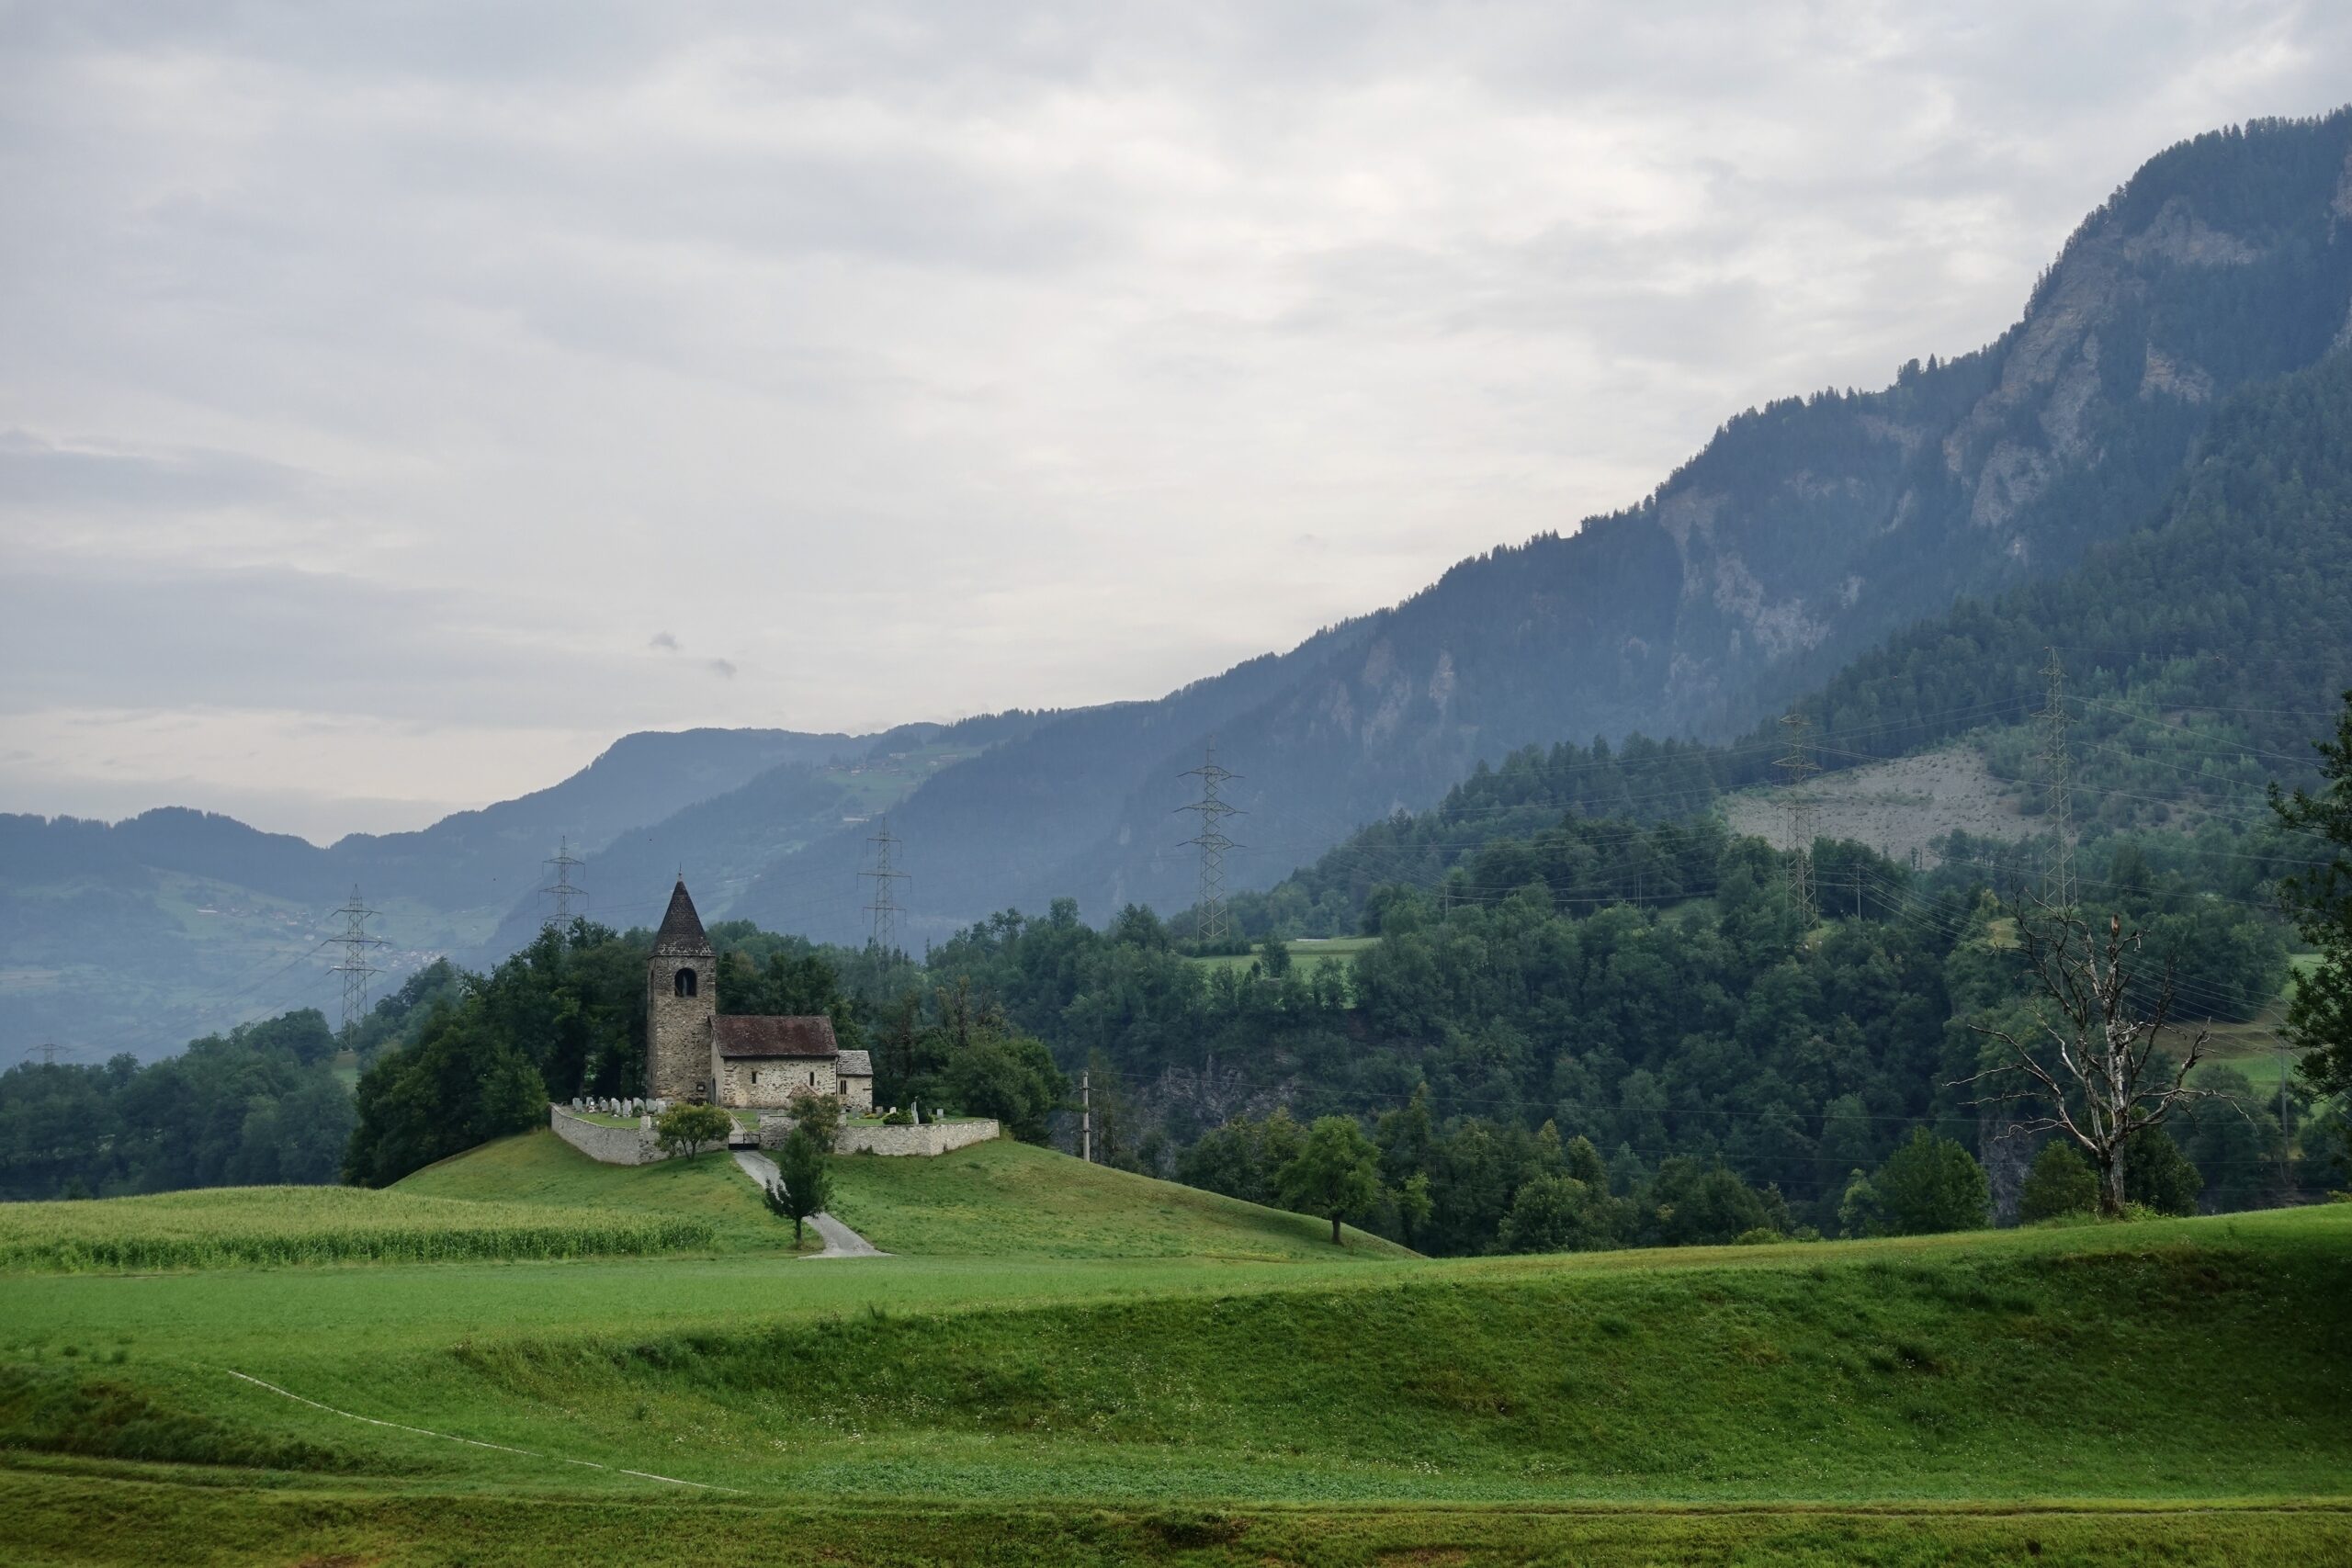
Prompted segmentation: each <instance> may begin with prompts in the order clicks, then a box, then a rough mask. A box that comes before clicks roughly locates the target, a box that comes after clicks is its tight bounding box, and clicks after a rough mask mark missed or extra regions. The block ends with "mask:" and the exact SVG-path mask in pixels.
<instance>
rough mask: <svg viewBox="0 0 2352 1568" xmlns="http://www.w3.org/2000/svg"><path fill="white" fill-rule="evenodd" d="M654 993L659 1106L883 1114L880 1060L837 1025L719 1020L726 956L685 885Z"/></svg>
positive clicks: (653, 1094) (654, 966)
mask: <svg viewBox="0 0 2352 1568" xmlns="http://www.w3.org/2000/svg"><path fill="white" fill-rule="evenodd" d="M645 985H646V996H645V1092H646V1094H647V1096H648V1097H649V1098H650V1099H653V1100H707V1101H709V1102H710V1103H711V1104H714V1105H723V1106H726V1107H728V1108H729V1109H731V1110H743V1111H752V1110H781V1109H783V1108H784V1107H785V1106H786V1105H787V1104H789V1103H790V1102H791V1100H792V1099H793V1098H794V1097H795V1096H796V1095H803V1094H838V1095H840V1096H841V1097H842V1103H843V1104H844V1105H846V1106H848V1107H850V1108H852V1109H854V1110H858V1111H870V1110H872V1109H873V1107H874V1068H873V1066H872V1063H871V1059H870V1058H869V1057H868V1055H867V1054H866V1053H865V1052H864V1051H843V1050H842V1049H841V1048H840V1047H839V1045H838V1044H836V1043H835V1042H834V1039H833V1023H832V1020H831V1019H829V1018H825V1017H822V1016H819V1017H815V1018H722V1017H720V1016H719V1013H718V953H716V952H714V951H713V950H712V948H711V945H710V938H709V937H708V936H707V935H706V934H705V933H704V931H703V928H702V917H701V916H700V915H698V914H696V913H695V901H694V899H693V897H691V896H689V895H688V894H687V892H686V879H685V878H684V877H683V876H681V877H679V878H678V885H677V886H676V887H675V888H673V889H672V890H671V893H670V908H669V912H668V913H667V914H665V915H663V916H662V929H661V931H658V932H657V933H655V935H654V938H653V957H652V959H651V961H650V963H649V964H648V965H647V969H646V976H645Z"/></svg>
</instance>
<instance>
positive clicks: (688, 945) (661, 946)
mask: <svg viewBox="0 0 2352 1568" xmlns="http://www.w3.org/2000/svg"><path fill="white" fill-rule="evenodd" d="M653 951H654V952H655V953H660V954H662V955H665V956H668V957H673V958H676V957H695V958H707V957H708V956H710V938H709V937H707V936H706V935H705V934H703V929H702V917H701V916H700V915H697V914H695V901H694V898H693V897H692V896H691V895H689V894H688V893H687V892H686V878H685V874H684V873H683V872H681V873H680V874H679V875H678V886H675V887H673V888H672V889H671V890H670V910H669V913H667V914H665V915H663V916H662V929H661V930H660V931H657V932H655V933H654V937H653Z"/></svg>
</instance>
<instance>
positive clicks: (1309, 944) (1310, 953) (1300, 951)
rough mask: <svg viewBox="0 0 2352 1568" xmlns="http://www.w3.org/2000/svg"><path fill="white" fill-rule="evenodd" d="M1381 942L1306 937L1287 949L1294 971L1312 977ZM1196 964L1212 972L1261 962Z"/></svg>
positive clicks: (1231, 957)
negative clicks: (1323, 969) (1325, 965)
mask: <svg viewBox="0 0 2352 1568" xmlns="http://www.w3.org/2000/svg"><path fill="white" fill-rule="evenodd" d="M1379 941H1380V939H1379V938H1378V937H1376V936H1335V937H1302V938H1300V939H1298V940H1296V941H1295V942H1284V943H1283V946H1284V947H1286V948H1288V949H1290V961H1291V965H1292V967H1294V968H1295V969H1296V970H1297V971H1298V972H1299V973H1300V974H1302V975H1309V976H1311V975H1312V974H1313V973H1314V972H1315V971H1316V970H1317V969H1319V968H1321V967H1322V966H1323V965H1324V964H1344V963H1349V962H1351V961H1352V960H1353V959H1354V958H1355V956H1356V954H1358V953H1363V951H1365V950H1366V949H1367V948H1370V947H1373V946H1374V945H1375V944H1376V943H1378V942H1379ZM1257 962H1258V957H1257V954H1255V953H1217V954H1216V955H1215V956H1213V957H1208V958H1195V959H1193V963H1195V964H1203V965H1205V966H1206V967H1208V968H1211V969H1247V968H1249V967H1250V965H1251V964H1255V963H1257Z"/></svg>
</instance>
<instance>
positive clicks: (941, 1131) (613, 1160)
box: [548, 1104, 1001, 1165]
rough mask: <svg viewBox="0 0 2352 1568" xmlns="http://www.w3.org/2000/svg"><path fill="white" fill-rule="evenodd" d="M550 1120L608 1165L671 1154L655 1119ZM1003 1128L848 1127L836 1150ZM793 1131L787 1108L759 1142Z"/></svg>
mask: <svg viewBox="0 0 2352 1568" xmlns="http://www.w3.org/2000/svg"><path fill="white" fill-rule="evenodd" d="M548 1126H549V1127H552V1128H554V1129H555V1135H556V1136H557V1137H559V1138H561V1139H562V1140H563V1141H564V1142H565V1143H567V1144H570V1145H571V1146H572V1147H573V1148H575V1149H578V1150H579V1151H580V1152H581V1153H582V1154H583V1155H586V1156H588V1157H589V1158H590V1159H593V1160H601V1161H603V1162H604V1163H605V1164H606V1165H651V1164H652V1163H653V1162H654V1161H655V1160H658V1159H663V1158H666V1157H667V1156H664V1155H663V1154H662V1145H660V1144H658V1143H656V1142H655V1141H654V1138H653V1118H652V1117H650V1116H648V1117H644V1118H642V1119H641V1120H640V1121H639V1123H638V1124H637V1125H636V1126H634V1127H607V1126H605V1124H604V1123H603V1122H591V1121H590V1120H588V1118H586V1117H585V1116H581V1115H578V1114H575V1113H574V1112H573V1111H570V1110H568V1109H566V1108H565V1107H563V1106H560V1105H552V1104H551V1105H549V1106H548ZM791 1132H792V1119H791V1118H790V1117H788V1116H786V1114H784V1113H783V1112H782V1111H777V1112H775V1113H774V1114H772V1115H766V1116H763V1117H761V1118H760V1131H759V1140H760V1147H762V1148H763V1149H773V1148H775V1147H776V1146H777V1145H780V1144H782V1143H783V1142H784V1140H785V1139H786V1137H787V1136H789V1135H790V1134H791ZM1000 1132H1001V1128H999V1127H998V1125H997V1124H996V1122H992V1121H989V1120H986V1119H982V1120H979V1121H974V1122H932V1123H931V1124H930V1125H928V1126H924V1127H843V1128H842V1130H841V1132H840V1133H839V1134H836V1135H835V1137H834V1139H833V1152H834V1153H835V1154H842V1155H944V1154H945V1153H946V1152H947V1151H948V1150H950V1149H960V1148H967V1147H968V1146H970V1145H973V1144H985V1143H987V1142H988V1141H989V1139H990V1138H993V1137H995V1136H997V1135H998V1134H999V1133H1000Z"/></svg>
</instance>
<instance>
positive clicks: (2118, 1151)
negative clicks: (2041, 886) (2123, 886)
mask: <svg viewBox="0 0 2352 1568" xmlns="http://www.w3.org/2000/svg"><path fill="white" fill-rule="evenodd" d="M2015 913H2016V916H2017V923H2018V942H2019V943H2020V944H2021V945H2022V946H2023V947H2024V949H2025V956H2026V963H2027V964H2028V966H2029V967H2030V968H2031V969H2032V971H2033V976H2034V978H2035V980H2036V981H2037V982H2039V983H2040V985H2041V996H2040V997H2038V998H2035V1000H2034V1002H2033V1004H2032V1010H2033V1015H2034V1027H2033V1028H2032V1029H2030V1030H2019V1031H2016V1032H2012V1031H2010V1030H2007V1029H2000V1028H1996V1027H1991V1026H1987V1025H1983V1024H1979V1025H1977V1026H1976V1032H1978V1033H1980V1034H1983V1035H1985V1036H1986V1037H1987V1038H1989V1039H1992V1040H1996V1041H1998V1042H2000V1043H2001V1044H2002V1046H2003V1047H2005V1052H2004V1055H2005V1056H2006V1058H2007V1059H2006V1060H2004V1061H2002V1062H2001V1063H1999V1064H1998V1065H1997V1066H1990V1067H1987V1068H1985V1070H1984V1071H1982V1072H1980V1073H1977V1074H1974V1075H1973V1076H1972V1077H1964V1078H1961V1079H1959V1080H1957V1081H1956V1082H1954V1083H1953V1084H1952V1085H1951V1086H1950V1087H1951V1088H1954V1089H1960V1088H1964V1087H1967V1086H1969V1085H1980V1084H1981V1085H1984V1086H1985V1087H1987V1088H1988V1089H1995V1090H1997V1091H1998V1092H1995V1093H1988V1094H1986V1095H1985V1096H1984V1097H1983V1098H1982V1099H1978V1100H1970V1101H1969V1102H1968V1103H1969V1104H1970V1105H1972V1106H1995V1105H2000V1106H2011V1107H2019V1108H2023V1110H2022V1113H2021V1114H2019V1115H2018V1118H2017V1120H2015V1121H2013V1122H2011V1123H2010V1124H2009V1126H2008V1128H2007V1133H2009V1134H2034V1133H2059V1134H2064V1135H2065V1136H2066V1137H2069V1138H2072V1139H2073V1140H2074V1141H2075V1144H2076V1145H2078V1146H2079V1147H2080V1148H2081V1149H2082V1150H2083V1152H2084V1153H2085V1154H2086V1155H2088V1156H2090V1160H2091V1163H2092V1164H2093V1165H2094V1166H2095V1167H2097V1168H2098V1196H2099V1209H2100V1212H2101V1213H2106V1214H2109V1215H2115V1214H2120V1213H2122V1212H2123V1151H2124V1145H2126V1144H2127V1143H2128V1142H2129V1141H2130V1140H2131V1134H2134V1133H2137V1132H2139V1131H2140V1130H2141V1129H2142V1128H2143V1127H2154V1126H2156V1125H2158V1124H2160V1123H2161V1122H2163V1121H2164V1119H2165V1117H2166V1116H2167V1115H2169V1114H2170V1113H2171V1111H2172V1109H2173V1107H2174V1106H2176V1105H2178V1104H2181V1103H2182V1102H2184V1101H2187V1100H2224V1099H2228V1098H2229V1097H2228V1096H2226V1095H2222V1094H2220V1093H2218V1092H2217V1091H2215V1090H2212V1089H2191V1088H2189V1087H2188V1074H2189V1071H2190V1069H2192V1068H2194V1067H2195V1066H2197V1064H2198V1063H2199V1061H2201V1060H2202V1059H2203V1058H2204V1055H2205V1047H2206V1044H2207V1043H2208V1042H2209V1040H2210V1039H2211V1036H2210V1035H2209V1034H2208V1033H2207V1032H2205V1031H2204V1030H2202V1029H2199V1031H2197V1032H2196V1034H2195V1036H2194V1037H2193V1038H2191V1039H2190V1041H2189V1043H2188V1052H2187V1054H2186V1055H2183V1056H2182V1057H2181V1058H2180V1060H2179V1062H2178V1063H2177V1065H2176V1064H2173V1063H2169V1062H2167V1061H2165V1059H2164V1058H2162V1057H2160V1056H2158V1055H2157V1054H2156V1046H2157V1043H2158V1041H2159V1040H2160V1039H2161V1038H2162V1037H2163V1035H2164V1032H2165V1030H2166V1028H2168V1027H2170V1021H2171V1017H2172V1004H2173V985H2172V966H2171V965H2170V964H2166V965H2165V975H2164V979H2163V982H2162V984H2161V985H2160V986H2159V987H2157V991H2156V996H2155V999H2154V1004H2153V1005H2149V1004H2148V1003H2147V1001H2146V998H2145V995H2144V993H2143V992H2140V991H2138V990H2135V988H2134V987H2133V980H2134V979H2135V977H2136V976H2135V973H2134V970H2133V966H2132V960H2133V958H2134V957H2135V956H2136V955H2137V954H2138V953H2139V951H2140V934H2141V933H2140V932H2138V931H2129V932H2127V931H2124V929H2123V920H2122V918H2121V917H2120V916H2118V915H2110V916H2109V917H2108V921H2107V934H2106V937H2105V939H2104V940H2103V941H2101V940H2097V939H2095V937H2094V933H2093V931H2092V928H2091V927H2090V925H2089V924H2088V923H2087V922H2086V921H2085V920H2084V919H2082V918H2081V917H2080V916H2078V915H2077V914H2076V913H2075V910H2074V909H2073V908H2071V907H2067V908H2057V907H2054V906H2052V905H2050V904H2048V903H2045V902H2043V901H2042V900H2041V899H2040V898H2034V899H2032V900H2031V902H2030V908H2029V907H2026V906H2019V907H2018V908H2017V909H2016V910H2015Z"/></svg>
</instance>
